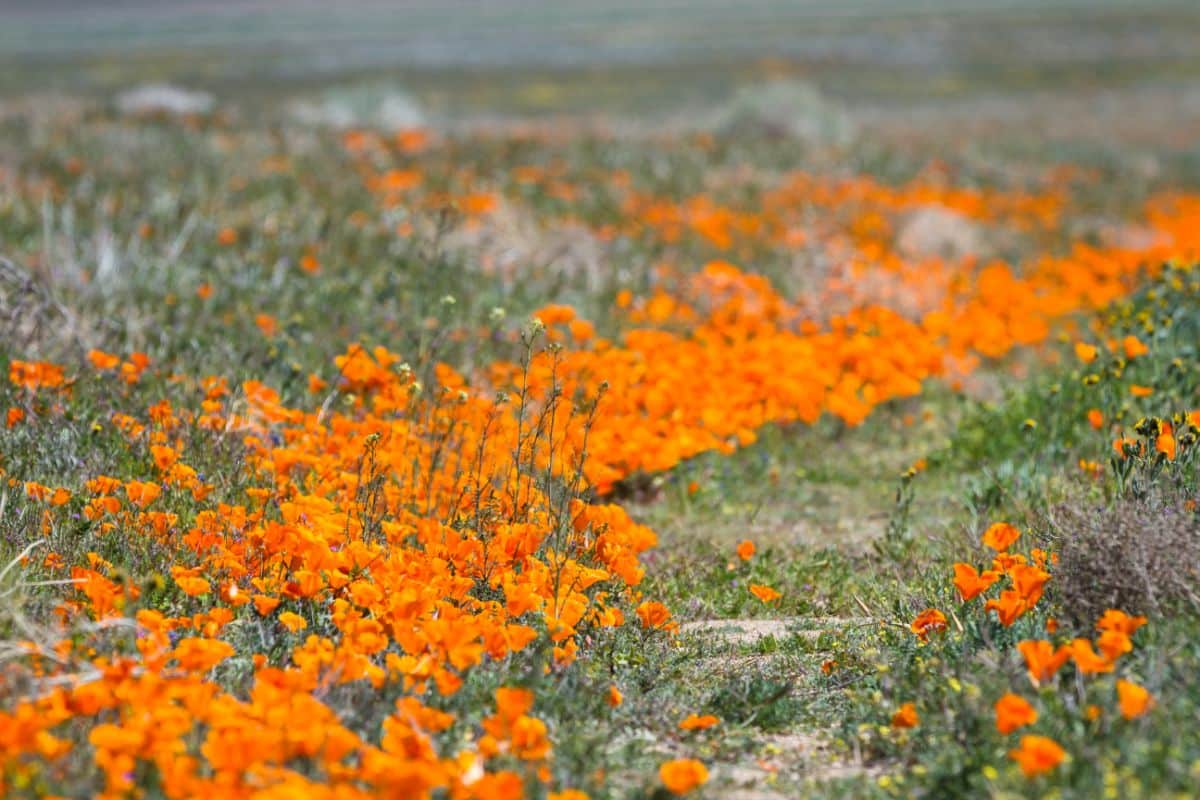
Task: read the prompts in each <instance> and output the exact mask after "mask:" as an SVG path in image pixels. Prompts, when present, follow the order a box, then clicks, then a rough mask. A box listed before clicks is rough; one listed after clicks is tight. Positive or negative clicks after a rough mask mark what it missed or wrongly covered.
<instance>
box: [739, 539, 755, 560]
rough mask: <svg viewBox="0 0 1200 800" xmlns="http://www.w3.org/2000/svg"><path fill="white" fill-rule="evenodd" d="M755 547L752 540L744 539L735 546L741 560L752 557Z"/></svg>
mask: <svg viewBox="0 0 1200 800" xmlns="http://www.w3.org/2000/svg"><path fill="white" fill-rule="evenodd" d="M755 549H756V548H755V547H754V542H752V541H750V540H749V539H746V540H745V541H743V542H741V543H739V544H738V546H737V554H738V558H740V559H741V560H742V561H749V560H750V559H751V558H754V553H755Z"/></svg>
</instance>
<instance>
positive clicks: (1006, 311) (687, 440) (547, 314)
mask: <svg viewBox="0 0 1200 800" xmlns="http://www.w3.org/2000/svg"><path fill="white" fill-rule="evenodd" d="M1150 219H1151V220H1153V221H1154V222H1155V224H1156V226H1157V228H1158V230H1159V231H1161V233H1162V236H1161V240H1162V241H1163V242H1169V244H1156V245H1154V246H1152V247H1149V248H1146V249H1143V250H1103V251H1102V250H1097V249H1094V248H1087V247H1083V246H1080V247H1077V248H1076V249H1075V250H1073V251H1072V253H1071V254H1070V255H1069V256H1067V257H1064V258H1046V259H1043V260H1041V261H1039V262H1036V263H1035V264H1033V265H1031V266H1030V267H1029V268H1028V269H1027V270H1026V275H1025V276H1024V277H1018V276H1017V275H1015V274H1014V273H1013V271H1012V270H1011V269H1010V268H1008V267H1007V266H1005V265H1000V264H997V265H991V266H988V267H986V268H984V269H983V270H981V271H980V272H979V273H978V274H977V275H976V276H975V278H974V280H973V281H971V282H970V284H969V286H968V287H967V288H966V289H964V290H963V291H962V292H960V293H959V294H957V295H955V296H952V297H950V298H948V299H947V300H946V301H945V302H944V303H943V304H942V305H941V306H940V307H938V308H936V309H934V310H931V311H929V312H928V313H925V314H924V315H923V316H922V317H921V319H920V320H919V321H913V320H910V319H908V318H906V317H904V316H902V315H901V314H899V313H898V312H896V311H894V310H892V309H890V308H888V307H886V306H881V305H868V306H864V307H862V308H859V309H857V310H854V311H851V312H848V313H846V314H844V315H840V316H835V317H833V318H832V319H830V320H829V322H828V325H826V326H820V325H817V324H816V323H815V322H813V321H812V320H810V319H808V318H806V316H805V314H804V313H803V312H802V311H801V310H800V309H799V308H798V307H796V306H795V305H793V304H791V303H789V302H787V301H786V300H785V299H784V298H783V297H781V296H780V295H779V294H778V293H777V292H776V291H775V290H774V289H773V288H772V287H771V286H770V285H769V283H768V282H767V281H766V280H765V279H763V278H762V277H760V276H754V275H748V274H746V273H743V272H742V271H740V270H739V269H737V268H736V267H734V266H733V265H731V264H728V263H725V262H712V263H710V264H708V265H707V266H706V267H705V268H704V269H703V270H702V271H700V272H699V273H698V274H696V275H693V276H688V277H686V278H684V279H682V286H681V287H680V289H679V291H678V292H676V293H674V294H672V293H668V292H666V291H664V290H662V289H659V290H658V291H656V292H655V293H654V294H653V295H652V296H650V297H648V298H645V299H644V300H643V301H641V302H638V301H635V300H634V299H633V298H631V297H619V298H618V305H624V306H627V307H628V314H629V318H630V320H631V321H633V322H635V323H642V324H644V325H645V324H648V325H649V326H651V327H642V328H637V329H634V330H630V331H628V332H626V333H625V334H624V335H623V337H622V338H621V341H620V342H619V343H618V342H612V341H608V340H606V339H602V338H597V337H594V336H593V335H592V333H591V330H592V328H591V326H590V325H587V324H582V323H581V321H580V320H578V319H577V318H576V316H575V313H574V311H573V310H572V309H570V308H569V307H565V306H550V307H547V308H545V309H543V310H542V311H540V312H537V314H536V316H537V318H538V319H539V320H540V321H541V322H542V323H543V324H545V325H546V326H548V328H549V335H550V336H551V338H552V339H555V340H557V341H560V342H563V343H568V344H570V345H571V346H570V347H569V348H568V349H567V350H566V351H565V352H563V353H542V354H540V355H539V356H537V357H536V358H535V359H534V363H533V373H534V374H535V375H536V376H537V377H538V380H539V382H540V383H541V384H543V385H548V384H549V383H550V382H551V377H550V376H551V375H552V374H553V375H555V376H557V377H559V378H560V379H561V381H562V385H563V388H564V391H565V392H567V393H568V394H571V393H574V392H582V393H584V394H589V395H595V394H597V393H598V392H599V391H600V389H601V386H602V385H604V386H606V387H607V389H608V391H607V392H606V393H605V397H604V399H603V401H602V403H603V408H602V412H601V413H600V414H599V416H598V417H597V419H596V423H595V425H594V427H593V429H592V431H591V438H590V440H589V456H590V458H589V462H588V465H587V468H586V476H587V478H588V480H589V482H590V483H591V484H592V485H593V486H594V487H596V489H597V490H598V491H599V492H601V493H606V492H608V491H610V490H611V489H612V487H613V486H614V485H615V484H616V483H617V482H619V481H621V480H623V479H625V478H627V477H629V476H631V475H636V474H638V473H656V472H661V471H664V470H667V469H670V468H671V467H673V466H675V465H676V464H678V463H680V462H681V461H683V460H685V459H687V458H690V457H692V456H694V455H696V454H698V453H701V452H704V451H707V450H718V451H722V452H728V451H730V450H732V449H734V448H736V447H738V446H739V445H742V446H744V445H746V444H749V443H751V442H753V441H754V440H755V437H756V433H755V432H756V430H757V429H758V428H760V427H762V426H764V425H766V424H770V423H787V422H794V421H801V422H805V423H812V422H815V421H816V420H817V419H818V418H819V417H820V416H821V415H822V414H823V413H830V414H832V415H834V416H836V417H838V418H840V419H841V420H843V421H844V422H845V423H846V424H848V425H857V424H859V423H860V422H862V421H863V420H864V419H865V418H866V416H867V415H868V414H869V413H870V412H871V411H872V410H873V409H874V408H876V407H877V406H879V405H880V404H882V403H886V402H887V401H889V400H893V399H896V398H903V397H910V396H913V395H915V394H917V393H919V392H920V390H921V386H922V383H923V382H924V381H925V380H927V379H929V378H932V377H937V376H948V377H954V376H956V375H961V374H963V373H964V372H965V371H966V370H969V369H971V368H972V367H973V366H975V365H976V364H977V363H978V360H979V357H980V356H986V357H999V356H1002V355H1004V354H1006V353H1008V352H1009V351H1010V350H1012V349H1013V348H1014V347H1017V346H1020V345H1033V344H1038V343H1041V342H1044V341H1045V340H1046V339H1047V337H1048V336H1049V333H1050V330H1051V327H1052V325H1053V324H1054V323H1055V322H1056V321H1058V320H1062V319H1064V318H1065V317H1067V316H1069V315H1072V314H1076V313H1078V312H1080V311H1085V310H1093V309H1096V308H1099V307H1102V306H1103V305H1106V304H1108V303H1109V302H1111V301H1113V300H1114V299H1116V298H1118V297H1121V296H1123V295H1124V294H1126V293H1127V292H1128V291H1130V290H1131V289H1132V287H1133V286H1134V284H1135V280H1136V277H1137V275H1138V274H1139V271H1140V270H1141V269H1142V268H1143V267H1145V266H1147V265H1153V264H1155V263H1159V262H1161V261H1163V260H1166V259H1169V258H1170V257H1172V256H1176V255H1180V256H1181V255H1184V254H1187V253H1195V252H1200V237H1198V236H1197V234H1196V231H1197V230H1200V226H1197V225H1196V222H1197V220H1200V202H1188V201H1178V202H1177V203H1175V204H1174V205H1169V204H1162V205H1158V206H1155V207H1154V208H1152V209H1151V212H1150ZM674 329H680V330H678V332H676V331H675V330H674ZM518 372H519V369H518V367H517V365H514V364H505V363H500V364H495V365H493V366H492V368H491V371H490V374H489V376H488V377H489V380H490V382H491V383H492V384H493V385H495V386H498V387H500V388H505V389H511V388H513V387H514V385H516V381H515V376H516V374H517V373H518Z"/></svg>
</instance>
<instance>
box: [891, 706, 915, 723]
mask: <svg viewBox="0 0 1200 800" xmlns="http://www.w3.org/2000/svg"><path fill="white" fill-rule="evenodd" d="M920 724H921V717H920V716H919V715H918V714H917V707H916V705H914V704H913V703H904V704H903V705H901V706H900V708H899V709H897V710H896V713H895V714H892V727H893V728H915V727H917V726H918V725H920Z"/></svg>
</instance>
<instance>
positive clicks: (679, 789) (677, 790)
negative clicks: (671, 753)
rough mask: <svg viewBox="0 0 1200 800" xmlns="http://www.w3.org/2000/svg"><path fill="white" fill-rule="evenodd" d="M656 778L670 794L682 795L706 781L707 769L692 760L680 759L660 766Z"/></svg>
mask: <svg viewBox="0 0 1200 800" xmlns="http://www.w3.org/2000/svg"><path fill="white" fill-rule="evenodd" d="M658 777H659V778H660V779H661V780H662V782H663V786H665V787H667V791H669V792H670V793H671V794H674V795H684V794H687V793H688V792H690V791H692V790H693V789H695V788H696V787H698V786H703V785H704V784H705V783H706V782H707V781H708V769H707V768H706V767H705V766H704V765H703V764H701V763H700V762H699V761H697V760H695V759H694V758H680V759H675V760H674V761H668V762H666V763H665V764H663V765H661V766H660V767H659V768H658Z"/></svg>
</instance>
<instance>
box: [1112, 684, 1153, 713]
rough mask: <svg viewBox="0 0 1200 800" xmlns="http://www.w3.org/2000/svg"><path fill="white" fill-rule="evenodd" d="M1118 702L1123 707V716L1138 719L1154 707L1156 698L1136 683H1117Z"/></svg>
mask: <svg viewBox="0 0 1200 800" xmlns="http://www.w3.org/2000/svg"><path fill="white" fill-rule="evenodd" d="M1117 700H1118V702H1119V703H1120V705H1121V716H1123V717H1125V719H1136V718H1137V717H1140V716H1142V715H1143V714H1145V713H1146V712H1147V711H1149V710H1150V709H1151V708H1153V707H1154V697H1153V696H1152V695H1151V694H1150V692H1148V691H1146V690H1145V689H1144V688H1143V687H1141V686H1138V685H1137V684H1136V683H1131V682H1130V681H1126V680H1118V681H1117Z"/></svg>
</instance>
